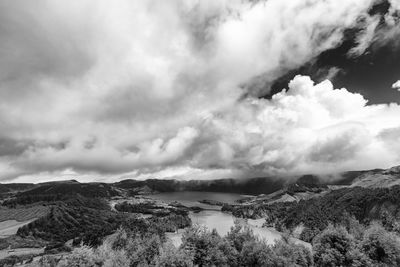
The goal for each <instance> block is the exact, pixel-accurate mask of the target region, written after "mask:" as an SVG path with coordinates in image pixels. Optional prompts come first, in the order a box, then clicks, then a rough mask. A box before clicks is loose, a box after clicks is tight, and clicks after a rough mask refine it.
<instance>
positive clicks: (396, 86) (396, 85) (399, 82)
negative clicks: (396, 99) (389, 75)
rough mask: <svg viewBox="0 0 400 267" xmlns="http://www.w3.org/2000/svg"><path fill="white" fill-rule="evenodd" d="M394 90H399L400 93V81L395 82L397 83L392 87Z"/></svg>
mask: <svg viewBox="0 0 400 267" xmlns="http://www.w3.org/2000/svg"><path fill="white" fill-rule="evenodd" d="M392 88H393V89H397V90H399V91H400V80H399V81H397V82H395V83H394V84H393V85H392Z"/></svg>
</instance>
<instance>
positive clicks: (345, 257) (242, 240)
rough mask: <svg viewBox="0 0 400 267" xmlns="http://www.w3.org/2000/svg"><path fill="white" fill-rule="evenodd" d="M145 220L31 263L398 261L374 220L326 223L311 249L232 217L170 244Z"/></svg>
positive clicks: (392, 242)
mask: <svg viewBox="0 0 400 267" xmlns="http://www.w3.org/2000/svg"><path fill="white" fill-rule="evenodd" d="M153 226H154V225H152V224H151V223H149V222H146V221H131V223H128V224H125V225H124V226H123V227H122V228H120V229H119V230H118V231H117V232H116V233H115V234H113V235H111V236H109V237H107V238H106V239H105V241H104V242H103V244H102V245H101V246H99V247H97V248H91V247H88V246H82V247H79V248H75V249H74V250H73V251H72V253H71V254H69V255H67V256H66V257H63V258H57V257H54V256H44V257H43V258H42V259H41V260H40V262H39V263H38V265H37V266H121V267H124V266H165V267H167V266H180V267H185V266H188V267H189V266H232V267H245V266H260V267H261V266H276V267H285V266H318V267H320V266H321V267H322V266H354V267H355V266H366V267H372V266H399V265H400V241H399V236H398V235H397V234H395V233H391V232H388V231H386V230H385V229H384V228H383V227H382V226H380V225H378V224H371V225H369V226H363V225H361V224H359V223H358V222H357V220H355V219H354V220H353V223H352V224H351V225H349V226H348V227H342V226H337V227H335V226H332V225H329V226H328V227H327V228H326V229H324V230H323V231H322V232H321V233H319V234H318V235H317V236H316V237H315V238H314V241H313V243H312V249H309V248H306V247H304V246H302V245H297V244H294V243H292V242H291V241H290V239H288V238H282V240H279V241H277V242H276V243H275V244H274V245H268V244H266V243H265V242H264V241H263V240H260V239H258V238H257V237H256V236H255V235H254V234H253V232H252V231H251V230H250V229H249V228H248V227H246V226H243V225H241V224H240V223H236V224H235V226H234V227H232V228H231V231H230V232H229V233H228V234H227V235H226V236H225V237H221V236H220V235H218V233H217V232H216V231H209V230H207V229H205V228H201V227H198V226H195V227H191V228H189V229H187V230H186V231H185V233H184V234H183V238H182V244H181V245H180V246H179V247H174V246H173V245H172V244H171V243H169V242H166V239H165V236H163V235H162V234H161V235H160V233H159V232H157V230H156V229H157V226H155V227H153Z"/></svg>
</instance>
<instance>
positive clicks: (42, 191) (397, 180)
mask: <svg viewBox="0 0 400 267" xmlns="http://www.w3.org/2000/svg"><path fill="white" fill-rule="evenodd" d="M394 185H400V166H397V167H393V168H390V169H386V170H384V169H374V170H364V171H349V172H343V173H340V174H335V175H328V176H326V175H325V176H319V175H311V174H310V175H303V176H300V177H297V178H296V177H289V178H276V177H256V178H248V179H217V180H173V179H147V180H134V179H127V180H122V181H119V182H115V183H79V182H78V181H76V180H66V181H53V182H45V183H39V184H31V183H19V184H18V183H13V184H0V194H8V193H15V192H20V194H21V195H22V196H28V195H31V196H32V195H67V194H80V195H82V196H86V197H112V196H118V195H126V194H130V195H137V194H154V193H160V192H177V191H203V192H223V193H240V194H249V195H260V194H266V195H268V194H271V193H274V192H275V193H274V194H275V195H274V197H273V198H274V199H276V198H279V197H277V195H279V194H281V195H282V197H283V198H285V199H288V200H299V199H303V198H304V197H306V198H308V197H309V196H308V195H307V194H308V193H315V192H316V191H321V190H320V189H324V190H325V189H327V186H330V188H331V189H333V188H334V187H335V186H342V187H343V186H344V187H348V186H349V187H355V186H360V187H371V188H373V187H391V186H394ZM293 190H295V191H296V190H297V191H296V192H293ZM322 191H323V190H322ZM306 192H308V193H307V194H305V193H306ZM294 193H296V194H294ZM285 194H287V195H285ZM284 195H285V196H284ZM295 195H296V196H295Z"/></svg>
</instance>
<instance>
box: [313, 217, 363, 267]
mask: <svg viewBox="0 0 400 267" xmlns="http://www.w3.org/2000/svg"><path fill="white" fill-rule="evenodd" d="M313 248H314V262H315V265H316V266H332V267H334V266H350V265H351V262H352V259H351V257H350V254H348V252H349V251H351V250H353V249H354V248H355V243H354V240H353V237H352V236H351V235H350V234H349V233H348V232H347V231H346V229H345V228H344V227H333V226H331V225H330V226H328V227H327V228H326V229H325V230H324V231H322V233H321V234H319V235H318V236H316V237H315V238H314V242H313Z"/></svg>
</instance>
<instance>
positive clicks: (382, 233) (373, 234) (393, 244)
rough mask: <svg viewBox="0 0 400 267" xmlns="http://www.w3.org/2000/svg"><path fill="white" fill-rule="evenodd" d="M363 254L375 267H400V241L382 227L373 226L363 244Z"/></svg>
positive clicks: (368, 230)
mask: <svg viewBox="0 0 400 267" xmlns="http://www.w3.org/2000/svg"><path fill="white" fill-rule="evenodd" d="M361 247H362V250H363V252H364V253H365V254H366V255H367V256H368V257H369V258H370V259H371V260H372V261H373V263H374V265H375V266H377V265H387V266H400V240H399V237H398V236H396V235H395V233H392V232H388V231H386V230H385V229H384V228H383V227H382V226H381V225H378V224H372V225H371V226H370V227H369V228H368V229H367V231H366V232H365V234H364V238H363V240H362V242H361Z"/></svg>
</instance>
